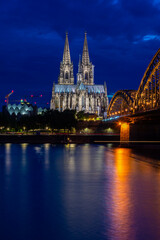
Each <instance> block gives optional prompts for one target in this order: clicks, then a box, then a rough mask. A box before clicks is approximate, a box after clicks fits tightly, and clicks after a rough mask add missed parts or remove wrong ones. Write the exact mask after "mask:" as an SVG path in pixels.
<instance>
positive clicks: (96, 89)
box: [55, 83, 105, 93]
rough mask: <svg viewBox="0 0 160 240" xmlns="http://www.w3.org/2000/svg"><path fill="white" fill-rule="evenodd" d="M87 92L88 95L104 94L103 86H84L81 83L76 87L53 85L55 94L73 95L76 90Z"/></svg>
mask: <svg viewBox="0 0 160 240" xmlns="http://www.w3.org/2000/svg"><path fill="white" fill-rule="evenodd" d="M77 89H79V90H80V91H81V90H88V93H104V92H105V89H104V85H84V84H83V83H81V84H80V85H79V86H78V85H66V84H55V93H75V92H76V90H77Z"/></svg>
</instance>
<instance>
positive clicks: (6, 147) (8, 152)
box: [5, 143, 11, 174]
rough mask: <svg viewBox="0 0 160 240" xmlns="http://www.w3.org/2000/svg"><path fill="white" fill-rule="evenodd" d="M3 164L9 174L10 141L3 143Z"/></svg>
mask: <svg viewBox="0 0 160 240" xmlns="http://www.w3.org/2000/svg"><path fill="white" fill-rule="evenodd" d="M5 165H6V173H7V174H9V173H10V170H11V143H6V144H5Z"/></svg>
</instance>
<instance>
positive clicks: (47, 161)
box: [44, 143, 50, 168]
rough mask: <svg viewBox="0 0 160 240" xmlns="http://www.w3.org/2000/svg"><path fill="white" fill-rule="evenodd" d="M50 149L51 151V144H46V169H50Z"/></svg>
mask: <svg viewBox="0 0 160 240" xmlns="http://www.w3.org/2000/svg"><path fill="white" fill-rule="evenodd" d="M49 149H50V144H49V143H46V144H44V151H45V156H44V161H45V167H46V168H49Z"/></svg>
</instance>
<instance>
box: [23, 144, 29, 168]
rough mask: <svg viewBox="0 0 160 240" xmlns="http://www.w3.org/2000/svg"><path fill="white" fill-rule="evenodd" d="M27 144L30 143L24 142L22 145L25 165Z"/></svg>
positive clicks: (24, 163)
mask: <svg viewBox="0 0 160 240" xmlns="http://www.w3.org/2000/svg"><path fill="white" fill-rule="evenodd" d="M27 146H28V143H22V144H21V147H22V165H23V167H25V165H26V156H27V154H26V150H27Z"/></svg>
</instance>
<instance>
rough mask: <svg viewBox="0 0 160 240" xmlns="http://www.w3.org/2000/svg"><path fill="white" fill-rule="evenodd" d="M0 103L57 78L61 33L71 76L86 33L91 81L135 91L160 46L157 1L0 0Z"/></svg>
mask: <svg viewBox="0 0 160 240" xmlns="http://www.w3.org/2000/svg"><path fill="white" fill-rule="evenodd" d="M0 30H1V34H0V79H1V88H0V101H1V103H2V102H4V97H5V95H6V94H7V93H9V92H10V91H11V90H12V89H13V90H14V94H13V95H12V97H11V98H10V99H19V98H20V97H25V96H27V95H30V94H37V95H38V94H44V101H45V102H47V101H48V102H49V101H50V98H51V90H52V85H53V81H55V82H57V80H58V75H59V66H60V61H61V60H62V55H63V48H64V41H65V32H66V31H67V32H68V35H69V44H70V51H71V59H72V61H73V64H74V76H75V80H76V74H77V69H78V59H79V54H82V49H83V41H84V32H85V31H87V37H88V46H89V54H90V60H91V61H92V63H93V64H94V65H95V83H97V84H103V82H104V81H106V83H107V87H108V92H109V93H110V94H111V93H114V92H115V91H117V90H119V89H137V88H138V86H139V84H140V81H141V78H142V76H143V74H144V71H145V70H146V68H147V66H148V64H149V62H150V61H151V59H152V57H153V55H154V54H155V53H156V51H157V50H158V48H160V0H155V1H154V0H134V1H133V0H85V1H84V0H68V1H65V0H57V1H54V0H52V1H51V0H46V1H42V0H38V1H37V0H7V1H6V0H1V1H0Z"/></svg>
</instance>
